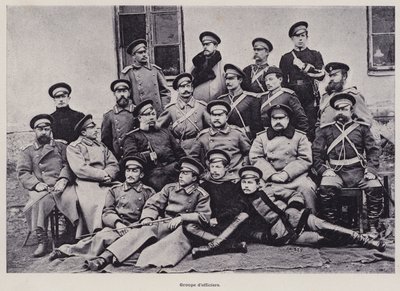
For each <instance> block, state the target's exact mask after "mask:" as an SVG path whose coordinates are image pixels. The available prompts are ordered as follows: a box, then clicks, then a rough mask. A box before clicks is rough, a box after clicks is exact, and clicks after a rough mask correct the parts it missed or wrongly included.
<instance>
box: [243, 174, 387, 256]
mask: <svg viewBox="0 0 400 291" xmlns="http://www.w3.org/2000/svg"><path fill="white" fill-rule="evenodd" d="M239 175H240V178H241V188H242V190H243V197H245V199H246V200H247V202H248V203H249V205H250V206H252V207H253V208H254V209H255V210H256V211H257V212H258V214H259V216H258V217H257V218H256V219H263V220H264V221H266V222H267V224H268V227H267V228H266V229H261V230H260V233H259V239H260V242H262V243H265V244H271V245H286V244H297V245H306V246H324V245H342V244H347V243H354V244H357V245H359V246H362V247H365V248H368V249H377V250H378V251H380V252H383V251H385V248H386V245H385V243H384V242H383V241H376V240H372V239H371V238H369V237H367V236H363V235H361V234H359V233H357V232H355V231H352V230H350V229H347V228H344V227H341V226H338V225H335V224H332V223H329V222H327V221H325V220H322V219H320V218H318V217H316V216H315V215H313V214H311V213H310V212H309V211H308V209H306V208H305V207H304V199H303V196H302V195H301V194H299V193H298V192H295V191H293V192H292V195H290V196H286V197H282V196H279V195H275V193H274V192H273V191H271V188H270V187H269V186H268V185H267V186H266V187H263V188H261V186H260V179H261V177H262V172H261V170H260V169H259V168H257V167H254V166H246V167H243V168H242V169H241V170H240V171H239ZM254 237H255V236H254Z"/></svg>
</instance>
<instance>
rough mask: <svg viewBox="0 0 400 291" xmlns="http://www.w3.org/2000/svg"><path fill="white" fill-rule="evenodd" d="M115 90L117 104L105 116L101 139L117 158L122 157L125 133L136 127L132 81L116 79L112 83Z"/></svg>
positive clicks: (111, 86)
mask: <svg viewBox="0 0 400 291" xmlns="http://www.w3.org/2000/svg"><path fill="white" fill-rule="evenodd" d="M110 88H111V91H112V92H114V96H115V98H116V104H115V105H114V108H113V109H111V110H110V111H108V112H107V113H105V114H104V116H103V122H102V124H101V141H102V142H103V143H104V144H105V145H106V146H107V147H108V149H109V150H110V151H111V152H112V153H113V154H114V156H115V157H116V158H117V159H121V157H122V141H123V139H124V137H125V134H126V133H127V132H129V131H131V130H133V128H134V117H133V114H132V112H133V109H134V108H135V105H133V104H132V100H130V98H129V96H130V93H129V90H130V89H131V83H130V82H129V81H127V80H124V79H119V80H115V81H113V82H112V83H111V85H110Z"/></svg>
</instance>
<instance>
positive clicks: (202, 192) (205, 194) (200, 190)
mask: <svg viewBox="0 0 400 291" xmlns="http://www.w3.org/2000/svg"><path fill="white" fill-rule="evenodd" d="M197 190H198V191H199V192H200V194H201V195H203V196H204V197H207V196H210V195H209V194H208V193H207V191H206V190H204V189H203V188H201V187H200V186H199V187H197Z"/></svg>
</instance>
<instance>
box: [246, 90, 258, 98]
mask: <svg viewBox="0 0 400 291" xmlns="http://www.w3.org/2000/svg"><path fill="white" fill-rule="evenodd" d="M243 93H244V94H246V95H247V96H251V97H255V98H260V94H258V93H254V92H250V91H243Z"/></svg>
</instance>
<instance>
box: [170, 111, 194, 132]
mask: <svg viewBox="0 0 400 291" xmlns="http://www.w3.org/2000/svg"><path fill="white" fill-rule="evenodd" d="M177 109H178V110H179V111H180V112H181V113H182V114H183V116H181V117H180V118H178V119H177V120H176V121H175V122H174V123H173V124H172V129H174V128H175V127H177V126H178V125H179V124H181V123H182V122H184V121H185V120H188V121H189V122H190V123H191V124H192V125H193V126H194V128H196V130H197V131H200V128H199V127H198V126H197V125H196V124H195V123H194V122H193V121H192V120H191V119H190V118H189V117H190V116H191V115H192V114H193V113H195V112H196V109H195V108H194V107H193V108H192V109H190V110H189V111H188V112H186V113H184V112H183V111H182V110H180V109H179V108H177Z"/></svg>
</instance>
